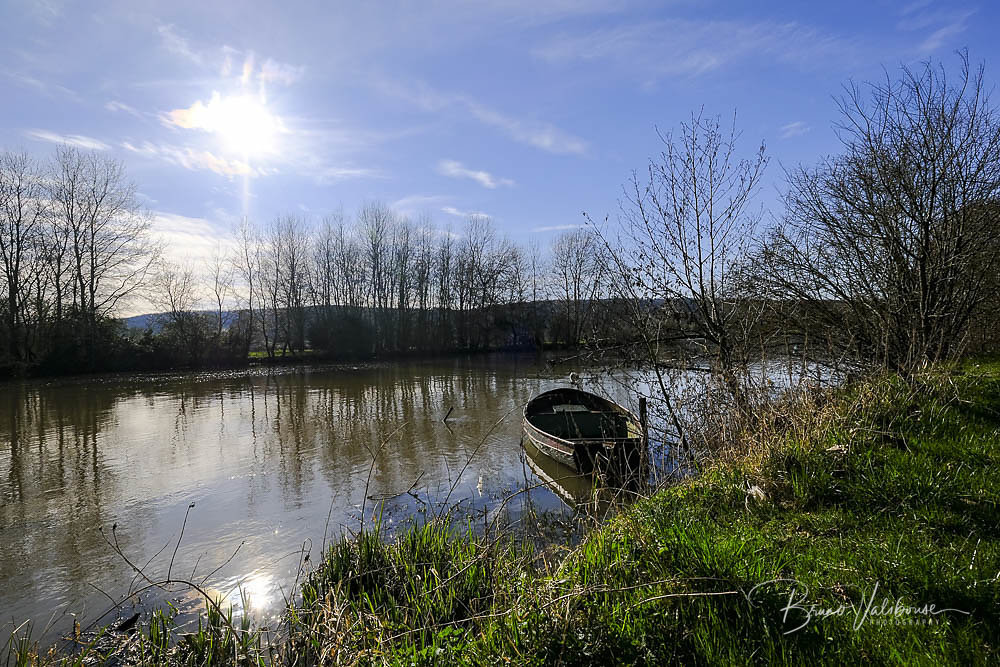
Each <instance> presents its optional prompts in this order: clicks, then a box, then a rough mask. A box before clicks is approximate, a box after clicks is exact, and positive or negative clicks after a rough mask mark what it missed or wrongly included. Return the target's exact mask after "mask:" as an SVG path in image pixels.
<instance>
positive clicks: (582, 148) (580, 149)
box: [379, 82, 588, 155]
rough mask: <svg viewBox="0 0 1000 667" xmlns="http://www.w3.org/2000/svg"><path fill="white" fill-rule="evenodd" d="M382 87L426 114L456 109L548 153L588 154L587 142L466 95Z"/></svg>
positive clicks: (401, 87) (381, 86)
mask: <svg viewBox="0 0 1000 667" xmlns="http://www.w3.org/2000/svg"><path fill="white" fill-rule="evenodd" d="M379 88H380V89H381V91H382V92H383V93H385V94H388V95H392V96H394V97H399V98H401V99H404V100H406V101H408V102H409V103H410V104H412V105H414V106H416V107H417V108H419V109H422V110H423V111H428V112H434V113H437V112H442V111H445V110H449V109H457V110H459V111H461V112H464V113H465V114H467V115H470V116H471V117H473V118H475V119H476V120H478V121H479V122H480V123H483V124H484V125H488V126H490V127H494V128H496V129H499V130H501V131H502V132H503V133H504V134H506V135H507V136H509V137H510V138H512V139H514V140H515V141H517V142H519V143H522V144H527V145H528V146H534V147H535V148H539V149H541V150H544V151H547V152H549V153H556V154H571V155H583V154H584V153H586V152H587V148H588V146H587V142H586V141H584V140H583V139H581V138H579V137H577V136H574V135H572V134H570V133H569V132H566V131H564V130H561V129H559V128H558V127H555V126H554V125H552V124H550V123H545V122H540V121H535V120H529V119H522V118H516V117H514V116H511V115H509V114H506V113H503V112H500V111H497V110H495V109H492V108H490V107H488V106H486V105H484V104H482V103H480V102H478V101H476V100H473V99H471V98H469V97H466V96H464V95H452V94H448V93H442V92H438V91H436V90H433V89H432V88H430V87H428V86H426V85H420V86H417V87H415V88H410V87H406V86H402V85H398V84H394V83H387V82H383V83H382V84H381V85H380V86H379Z"/></svg>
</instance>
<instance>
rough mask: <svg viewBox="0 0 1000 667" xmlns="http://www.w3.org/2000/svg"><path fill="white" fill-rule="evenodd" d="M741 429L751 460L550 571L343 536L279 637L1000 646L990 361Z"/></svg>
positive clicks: (798, 649) (805, 406)
mask: <svg viewBox="0 0 1000 667" xmlns="http://www.w3.org/2000/svg"><path fill="white" fill-rule="evenodd" d="M741 440H742V443H743V446H744V447H745V449H746V451H747V452H748V454H747V455H746V456H739V457H729V458H728V459H727V460H725V461H724V462H720V463H719V464H717V465H716V466H715V467H713V468H711V469H710V470H708V471H707V472H706V473H705V474H704V475H702V476H700V477H699V478H697V479H694V480H691V481H690V482H687V483H685V484H682V485H680V486H676V487H673V488H670V489H666V490H664V491H662V492H660V493H659V494H657V495H655V496H653V497H651V498H648V499H646V500H644V501H642V502H640V503H638V504H637V505H635V506H633V507H631V508H629V509H628V510H627V511H625V512H623V513H622V514H621V515H619V516H618V517H617V518H615V519H614V520H613V521H612V522H611V523H610V524H608V525H607V526H606V527H604V528H602V529H601V530H598V531H596V532H595V533H593V534H592V535H591V536H590V537H589V538H588V539H587V540H586V541H585V542H584V544H583V545H581V546H580V547H579V548H578V549H576V550H575V551H573V552H572V553H570V554H569V555H568V556H566V557H565V558H563V559H562V560H560V561H558V562H555V563H551V562H548V561H547V560H546V559H545V558H544V557H542V556H541V555H535V556H533V555H531V554H527V553H523V552H518V550H517V549H515V548H514V547H513V546H511V545H510V544H509V543H507V542H504V541H502V540H501V541H499V542H497V541H494V542H486V541H483V540H480V541H478V542H471V541H469V540H468V539H467V538H466V539H463V538H462V537H456V536H452V537H449V535H448V532H447V530H446V529H444V528H443V527H440V526H434V525H431V526H426V527H424V528H423V529H420V530H417V531H415V532H413V533H411V534H409V535H407V536H405V537H404V538H403V539H401V540H400V541H398V542H396V543H394V544H390V545H383V544H382V543H381V542H379V541H377V540H374V539H372V538H371V537H364V538H362V539H360V540H358V541H356V542H353V543H345V544H342V545H340V546H338V547H335V548H334V549H333V551H331V553H330V555H329V557H328V558H327V560H326V562H325V563H324V564H323V566H322V568H320V569H319V570H318V571H317V572H316V573H315V574H314V576H313V577H312V580H311V581H310V582H309V583H308V584H307V585H306V587H305V589H304V590H305V592H306V595H305V599H304V603H303V606H302V608H301V609H300V610H299V613H298V615H297V616H296V620H297V622H298V626H297V627H298V632H296V633H295V634H294V635H293V642H292V645H291V647H290V648H292V649H293V651H294V653H296V654H298V655H299V656H300V658H302V659H304V660H305V661H306V662H310V661H312V660H323V659H332V658H333V656H338V657H339V659H340V660H342V661H344V662H353V661H354V660H361V661H372V662H382V661H389V662H400V663H410V662H414V661H415V662H417V663H420V662H424V661H426V662H473V663H483V664H496V663H497V662H498V661H508V662H511V663H515V664H532V663H534V664H547V663H553V662H559V663H561V664H578V663H592V662H596V663H600V664H611V663H619V662H626V663H639V664H642V663H647V664H662V663H665V662H673V661H681V662H685V663H690V662H696V663H733V662H735V663H744V662H760V663H787V664H799V663H801V662H803V661H810V662H813V661H821V662H829V663H844V662H861V661H876V662H908V663H918V664H919V663H926V664H940V663H942V662H953V663H963V664H967V663H976V662H986V661H988V660H990V659H991V658H992V659H995V658H996V656H995V653H996V648H997V647H996V641H997V639H996V638H997V637H998V636H1000V583H998V574H1000V527H998V521H997V520H998V518H1000V513H998V511H997V502H998V500H1000V364H989V365H982V366H979V367H974V366H970V367H968V368H966V369H965V370H963V371H961V372H951V373H945V372H934V373H930V374H927V375H926V376H924V377H922V378H920V380H919V381H918V382H917V384H916V385H915V386H912V387H911V386H908V385H906V384H904V383H903V382H901V381H899V380H896V379H892V378H883V379H879V380H874V381H869V382H865V383H862V384H859V385H856V386H853V387H850V388H848V389H846V390H839V391H838V392H836V393H835V394H834V395H830V396H822V395H820V396H816V395H814V396H812V397H810V398H808V399H803V400H801V401H799V402H797V403H796V404H795V405H790V406H789V405H786V406H782V407H780V408H778V409H776V410H775V412H774V413H773V414H772V415H769V416H768V418H765V419H763V420H762V422H761V423H759V424H758V425H757V426H756V427H755V428H754V430H753V431H750V432H747V433H745V434H743V436H742V438H741ZM777 579H781V580H783V581H778V582H774V580H777ZM772 582H773V583H772ZM790 597H791V599H790ZM886 599H888V600H889V603H888V604H886V603H885V602H884V601H885V600H886ZM897 601H898V603H897ZM932 604H933V605H935V608H934V610H933V611H940V610H943V609H956V610H959V611H946V612H943V613H938V614H934V613H933V612H931V611H930V610H929V608H927V606H928V605H932ZM810 605H815V608H814V609H813V611H814V614H813V616H812V618H811V619H810V618H808V617H807V614H808V609H809V606H810ZM907 608H909V609H907ZM890 609H891V611H890ZM822 610H828V615H825V616H823V617H821V616H822V615H823V614H824V612H823V611H822ZM786 611H787V616H786ZM961 612H968V613H967V614H966V613H961ZM799 626H802V627H799ZM796 628H798V629H796ZM786 633H787V634H786Z"/></svg>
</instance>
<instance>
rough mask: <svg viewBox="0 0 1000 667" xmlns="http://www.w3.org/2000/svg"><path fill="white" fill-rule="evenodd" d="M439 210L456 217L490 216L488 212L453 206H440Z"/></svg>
mask: <svg viewBox="0 0 1000 667" xmlns="http://www.w3.org/2000/svg"><path fill="white" fill-rule="evenodd" d="M441 210H442V211H444V212H445V213H447V214H448V215H453V216H455V217H456V218H465V219H468V218H488V217H490V214H489V213H484V212H482V211H463V210H461V209H457V208H455V207H454V206H442V207H441Z"/></svg>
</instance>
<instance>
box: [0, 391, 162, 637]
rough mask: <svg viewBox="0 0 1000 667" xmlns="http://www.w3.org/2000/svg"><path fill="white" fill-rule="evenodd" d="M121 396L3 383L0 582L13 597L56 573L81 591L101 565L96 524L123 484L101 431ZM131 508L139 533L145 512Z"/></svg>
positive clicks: (114, 567)
mask: <svg viewBox="0 0 1000 667" xmlns="http://www.w3.org/2000/svg"><path fill="white" fill-rule="evenodd" d="M121 398H122V394H121V393H120V392H114V391H109V390H108V389H107V388H105V387H99V388H95V389H93V390H91V389H90V388H88V387H87V386H84V385H77V384H67V385H57V386H42V385H37V386H33V385H9V386H7V387H4V388H3V390H2V396H0V404H3V405H4V408H3V409H2V410H0V437H2V438H3V439H2V440H0V467H5V468H6V474H5V475H4V477H3V480H2V481H0V499H2V502H0V533H2V534H3V540H0V581H2V582H3V585H4V588H5V589H6V591H7V593H8V594H9V595H11V596H12V599H13V600H15V601H19V602H20V601H24V602H25V603H28V602H30V595H31V593H30V592H31V591H34V590H36V589H37V588H38V587H41V588H42V589H45V588H46V587H47V586H50V585H51V583H50V582H49V581H48V579H49V577H50V576H51V573H55V572H58V573H60V575H59V576H60V577H63V578H68V579H70V580H72V581H74V582H76V584H77V585H78V586H79V588H80V589H81V590H77V591H74V592H75V593H76V594H80V595H83V594H84V593H83V590H82V589H83V588H84V585H83V583H82V580H83V579H85V578H87V576H88V573H89V572H90V571H91V570H92V569H98V570H99V568H96V567H95V565H96V564H95V563H94V562H92V560H91V558H92V556H93V554H106V551H107V549H106V545H105V544H104V540H103V538H102V537H101V534H100V532H99V531H98V530H97V528H98V527H99V526H103V525H104V524H105V523H110V521H112V520H113V518H111V517H109V516H107V511H108V505H109V501H111V502H113V501H114V500H115V499H117V498H118V497H119V496H120V495H121V493H122V491H121V487H122V483H123V480H121V479H120V478H119V475H120V471H116V470H115V468H114V467H113V466H112V465H109V463H108V460H109V459H113V458H114V457H115V455H116V454H115V452H114V451H113V450H114V447H113V446H112V447H111V449H112V451H108V443H107V442H105V439H104V437H103V435H104V432H105V431H106V430H108V429H110V428H112V427H113V422H114V420H115V410H116V406H117V405H118V403H119V401H120V400H121ZM136 513H137V514H138V515H140V521H137V522H136V523H137V531H139V532H141V530H142V525H143V524H145V523H146V520H145V519H143V518H142V517H141V515H142V514H145V512H144V511H143V509H142V508H138V509H137V510H136ZM124 539H125V540H126V543H128V542H130V541H131V540H129V538H128V536H127V535H126V536H124ZM26 557H30V559H31V562H30V564H29V563H26V562H25V558H26ZM126 569H127V566H125V564H124V563H117V564H115V563H111V564H110V568H108V569H107V570H105V574H110V573H111V572H114V571H118V572H119V575H120V576H123V575H124V573H125V570H126ZM126 579H127V577H126ZM39 582H41V583H39ZM90 591H91V589H88V592H90ZM10 613H13V610H11V611H10ZM8 620H9V619H8Z"/></svg>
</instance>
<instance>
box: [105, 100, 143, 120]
mask: <svg viewBox="0 0 1000 667" xmlns="http://www.w3.org/2000/svg"><path fill="white" fill-rule="evenodd" d="M104 108H105V109H107V110H108V111H113V112H118V111H121V112H123V113H127V114H130V115H132V116H136V117H141V116H142V114H141V113H139V111H138V110H136V109H135V107H132V106H129V105H128V104H125V103H124V102H119V101H118V100H111V101H110V102H107V103H106V104H105V105H104Z"/></svg>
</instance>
